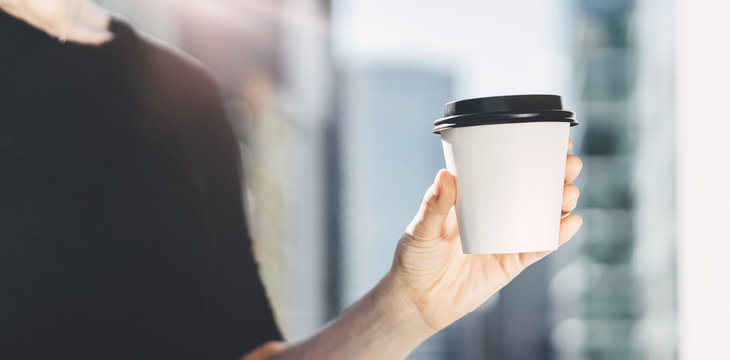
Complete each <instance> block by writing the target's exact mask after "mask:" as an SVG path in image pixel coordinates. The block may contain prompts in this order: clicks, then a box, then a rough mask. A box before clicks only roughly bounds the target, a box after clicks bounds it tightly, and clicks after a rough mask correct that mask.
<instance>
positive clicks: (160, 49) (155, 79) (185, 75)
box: [111, 18, 220, 98]
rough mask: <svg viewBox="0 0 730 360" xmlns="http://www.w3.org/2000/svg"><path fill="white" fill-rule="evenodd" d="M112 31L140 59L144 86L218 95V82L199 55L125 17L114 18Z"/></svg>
mask: <svg viewBox="0 0 730 360" xmlns="http://www.w3.org/2000/svg"><path fill="white" fill-rule="evenodd" d="M111 26H112V27H114V29H113V31H114V33H115V34H116V35H117V36H120V37H122V41H124V42H126V43H127V44H128V45H127V46H128V47H130V48H131V51H132V52H133V53H134V54H133V55H134V57H135V58H136V61H137V62H139V66H138V69H139V71H140V72H141V74H140V75H141V76H142V77H143V78H144V79H145V85H146V86H151V87H152V89H154V90H158V91H161V92H162V93H165V94H171V93H174V94H179V95H187V96H196V97H200V96H203V97H215V98H218V97H219V90H220V88H219V81H218V79H216V77H215V76H214V75H213V73H212V71H211V70H210V69H209V68H207V67H206V66H205V65H204V64H203V63H202V62H200V61H199V60H197V59H196V58H194V57H192V56H190V55H188V54H186V53H185V52H183V51H182V50H180V49H178V48H177V47H175V46H173V45H171V44H169V43H167V42H164V41H163V40H160V39H158V38H156V37H154V36H152V35H150V34H148V33H146V32H144V31H142V30H139V29H137V28H133V27H132V26H131V25H129V23H128V22H127V21H126V20H123V19H119V18H115V19H114V20H113V21H112V25H111Z"/></svg>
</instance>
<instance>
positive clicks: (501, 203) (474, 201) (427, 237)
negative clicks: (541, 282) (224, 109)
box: [381, 95, 582, 334]
mask: <svg viewBox="0 0 730 360" xmlns="http://www.w3.org/2000/svg"><path fill="white" fill-rule="evenodd" d="M535 97H536V98H535ZM505 98H506V99H505ZM495 99H496V100H495ZM485 110H486V111H485ZM490 110H492V111H490ZM483 112H486V113H491V114H490V115H488V116H484V117H471V118H469V117H468V116H464V117H463V118H462V119H461V120H465V119H466V120H469V121H471V123H470V125H466V124H463V123H462V124H463V126H458V127H457V126H453V124H455V121H452V122H447V121H441V122H439V121H440V120H439V121H437V123H436V130H437V131H436V132H437V133H440V134H441V135H442V139H443V145H444V153H445V156H446V162H447V167H448V168H449V171H446V170H441V171H440V172H439V173H438V175H437V176H436V179H435V180H434V184H433V185H431V187H430V188H429V189H428V191H427V193H426V195H425V196H424V199H423V202H422V204H421V208H420V210H419V212H418V214H417V215H416V216H415V218H414V219H413V221H412V222H411V224H410V225H409V226H408V228H407V230H406V233H405V235H404V236H403V237H402V238H401V240H400V242H399V244H398V248H397V251H396V255H395V258H394V260H393V266H392V268H391V271H390V272H389V273H388V275H387V276H386V277H385V279H384V281H383V282H382V283H381V285H382V286H383V287H385V288H389V289H392V291H393V292H395V293H398V294H400V295H401V296H402V298H403V299H405V303H407V304H410V305H411V307H412V308H413V309H414V310H413V311H415V312H416V313H417V314H419V316H417V319H418V321H419V322H420V328H422V329H424V330H423V331H424V333H425V334H432V333H434V332H436V331H438V330H440V329H443V328H444V327H446V326H447V325H448V324H450V323H451V322H453V321H455V320H457V319H459V318H460V317H462V316H464V315H465V314H467V313H469V312H471V311H473V310H474V309H476V308H477V307H478V306H479V305H481V304H483V303H484V302H485V301H486V300H487V299H489V298H490V297H491V296H493V295H494V294H495V293H496V292H497V291H499V290H500V289H501V288H502V287H504V286H505V285H506V284H507V283H509V282H510V281H511V280H512V279H513V278H514V277H516V276H517V275H518V274H519V273H520V272H521V271H522V270H524V269H525V268H526V267H527V266H529V265H531V264H532V263H534V262H535V261H537V260H539V259H541V258H542V257H544V256H546V255H547V254H549V253H550V252H551V251H552V250H554V249H556V248H557V247H558V246H560V245H562V244H563V243H565V242H567V241H568V240H569V239H570V238H571V237H573V235H574V234H575V233H576V232H577V231H578V229H579V228H580V226H581V225H582V219H581V218H580V217H579V216H578V215H570V214H569V212H570V211H572V210H573V208H575V206H576V203H577V199H578V191H577V188H576V187H575V186H573V185H571V184H570V182H571V181H573V180H574V179H575V178H576V177H577V176H578V174H579V173H580V170H581V168H582V163H581V161H580V159H579V158H578V157H576V156H574V155H569V154H567V153H568V152H569V151H570V147H571V144H572V143H571V142H570V140H569V137H568V132H569V128H570V125H572V124H575V120H574V119H573V114H572V113H570V112H567V111H565V110H562V104H561V100H560V98H559V97H557V96H550V95H532V96H527V98H522V99H519V98H518V97H501V98H487V100H484V99H474V100H466V103H461V104H459V102H456V103H450V104H447V107H446V112H445V113H446V117H445V118H444V119H448V120H459V119H454V118H451V119H449V117H450V116H459V115H464V114H479V113H483ZM545 115H551V118H544V117H541V116H545ZM500 116H501V117H500ZM508 116H511V117H512V119H511V120H514V121H512V122H508V120H510V119H509V118H506V117H508ZM444 119H441V120H444ZM515 119H517V120H515ZM543 120H544V121H543ZM490 121H491V122H490ZM442 124H452V125H444V126H441V128H439V126H440V125H442ZM481 129H484V130H481ZM457 223H458V224H457ZM490 226H491V227H493V228H490ZM404 311H407V310H404Z"/></svg>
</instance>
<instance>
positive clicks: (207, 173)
mask: <svg viewBox="0 0 730 360" xmlns="http://www.w3.org/2000/svg"><path fill="white" fill-rule="evenodd" d="M110 30H111V31H112V32H113V33H114V39H113V40H112V41H110V42H108V43H105V44H102V45H100V46H90V45H81V44H77V43H70V42H67V43H64V44H61V43H60V42H59V41H58V40H57V39H54V38H52V37H50V36H48V35H46V34H45V33H44V32H42V31H40V30H38V29H36V28H34V27H32V26H30V25H28V24H26V23H25V22H22V21H20V20H18V19H16V18H14V17H12V16H10V15H8V14H6V13H4V12H2V11H0V358H2V359H17V358H38V359H41V358H42V359H175V360H182V359H196V360H198V359H231V360H232V359H236V358H238V357H240V356H242V355H244V354H245V353H247V352H249V351H250V350H252V349H254V348H255V347H257V346H259V345H261V344H263V343H264V342H266V341H270V340H279V339H281V334H280V333H279V330H278V329H277V326H276V324H275V322H274V319H273V316H272V312H271V308H270V306H269V303H268V300H267V298H266V294H265V291H264V288H263V285H262V283H261V280H260V278H259V275H258V267H257V264H256V263H255V261H254V257H253V254H252V249H251V240H250V236H249V232H248V228H247V226H246V224H245V221H244V219H245V216H244V209H243V201H242V191H241V174H240V172H241V171H240V170H241V164H240V161H239V155H240V154H239V151H238V144H237V142H236V140H235V138H234V137H233V133H232V130H231V128H230V124H229V123H228V122H227V119H226V116H225V113H224V110H223V105H222V101H221V97H220V95H219V92H218V87H217V85H216V83H215V81H213V80H212V78H211V77H210V76H209V75H208V73H207V72H206V71H205V70H203V69H202V67H201V66H199V65H197V64H196V63H195V62H194V61H193V60H191V59H190V58H188V57H186V56H185V55H183V54H181V53H179V52H177V51H175V50H173V49H171V48H169V47H167V46H164V45H161V44H158V43H156V42H154V41H152V40H150V39H147V38H145V37H143V36H140V35H139V34H137V33H135V31H134V30H133V29H131V28H130V27H129V26H128V25H126V24H125V23H123V22H122V21H119V20H113V21H112V22H111V24H110Z"/></svg>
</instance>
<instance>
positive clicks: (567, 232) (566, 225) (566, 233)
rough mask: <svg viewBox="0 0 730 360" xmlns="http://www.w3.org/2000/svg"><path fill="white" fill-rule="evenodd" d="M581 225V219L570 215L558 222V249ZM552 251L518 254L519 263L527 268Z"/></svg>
mask: <svg viewBox="0 0 730 360" xmlns="http://www.w3.org/2000/svg"><path fill="white" fill-rule="evenodd" d="M581 225H583V218H581V217H580V216H578V215H570V216H567V217H565V218H564V219H562V220H560V233H559V235H558V247H560V246H563V244H565V243H566V242H568V240H570V239H572V238H573V236H574V235H575V233H577V232H578V229H580V227H581ZM551 252H552V251H538V252H529V253H522V254H520V262H521V264H522V266H523V267H528V266H530V265H531V264H533V263H534V262H535V261H537V260H540V259H542V258H543V257H545V256H546V255H548V254H550V253H551Z"/></svg>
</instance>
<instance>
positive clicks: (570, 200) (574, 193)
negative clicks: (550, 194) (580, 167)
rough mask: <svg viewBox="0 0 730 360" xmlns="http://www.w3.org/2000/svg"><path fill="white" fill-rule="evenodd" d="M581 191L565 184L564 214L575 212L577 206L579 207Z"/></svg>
mask: <svg viewBox="0 0 730 360" xmlns="http://www.w3.org/2000/svg"><path fill="white" fill-rule="evenodd" d="M579 196H580V191H579V190H578V187H577V186H575V185H573V184H565V187H563V209H562V211H563V212H569V211H573V209H575V206H576V205H578V197H579Z"/></svg>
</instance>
